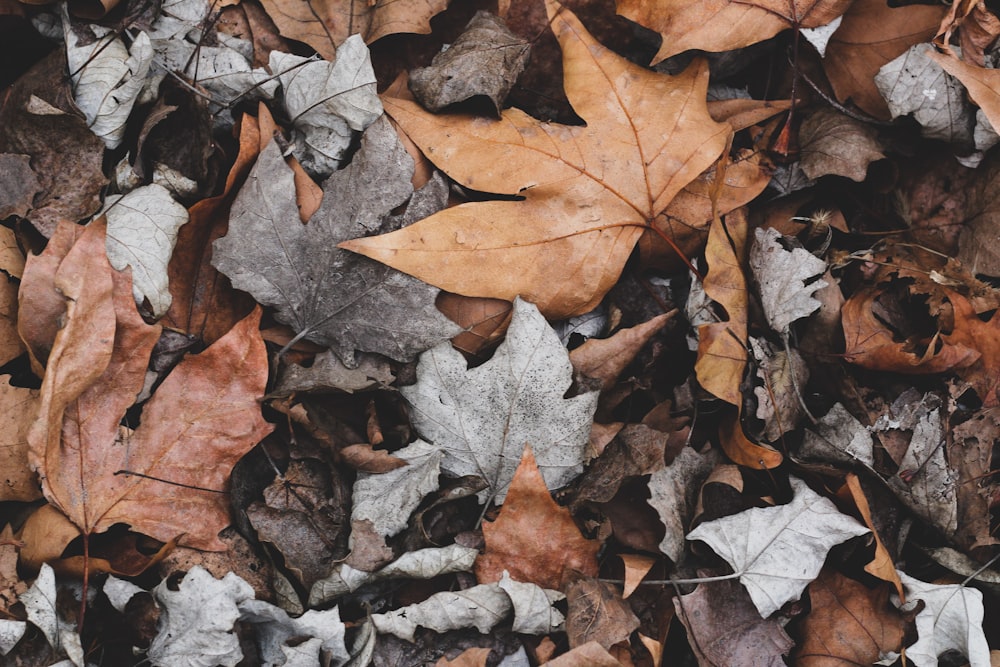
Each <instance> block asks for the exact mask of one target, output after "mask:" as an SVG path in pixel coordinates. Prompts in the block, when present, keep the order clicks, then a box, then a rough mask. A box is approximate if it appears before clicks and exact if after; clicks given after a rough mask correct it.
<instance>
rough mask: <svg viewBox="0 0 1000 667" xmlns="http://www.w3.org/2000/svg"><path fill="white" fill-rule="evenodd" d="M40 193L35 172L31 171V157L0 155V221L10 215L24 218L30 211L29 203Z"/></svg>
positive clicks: (9, 154) (10, 154) (13, 154)
mask: <svg viewBox="0 0 1000 667" xmlns="http://www.w3.org/2000/svg"><path fill="white" fill-rule="evenodd" d="M41 191H42V184H41V183H39V181H38V177H37V176H36V175H35V172H33V171H32V170H31V156H29V155H20V154H16V153H0V192H2V193H3V194H0V219H3V218H9V217H10V216H12V215H16V216H19V217H24V216H26V215H28V211H30V210H31V202H32V201H33V200H34V198H35V196H36V195H38V194H39V193H40V192H41Z"/></svg>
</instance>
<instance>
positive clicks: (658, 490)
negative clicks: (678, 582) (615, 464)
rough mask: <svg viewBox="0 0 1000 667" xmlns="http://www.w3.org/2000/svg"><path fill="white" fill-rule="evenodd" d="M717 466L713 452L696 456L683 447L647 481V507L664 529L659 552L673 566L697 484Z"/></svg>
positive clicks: (678, 557)
mask: <svg viewBox="0 0 1000 667" xmlns="http://www.w3.org/2000/svg"><path fill="white" fill-rule="evenodd" d="M718 462H719V455H718V454H717V453H716V451H715V450H714V449H712V450H709V451H708V452H707V453H705V454H700V453H698V452H696V451H695V450H694V449H691V448H690V447H685V448H684V449H682V450H681V452H680V454H678V455H677V456H675V457H674V460H673V461H672V462H671V463H670V465H669V466H666V467H664V468H660V469H659V470H656V471H654V472H653V474H652V476H651V477H650V478H649V505H650V507H652V508H653V509H655V510H656V513H657V514H659V516H660V521H662V522H663V525H664V526H665V527H666V529H667V531H666V533H665V534H664V536H663V539H662V540H661V541H660V551H662V552H663V553H665V554H666V555H667V556H668V557H669V558H670V560H672V561H674V562H675V563H678V562H680V560H681V555H682V554H683V553H684V534H685V533H686V532H687V529H688V526H689V525H691V520H692V519H693V518H694V508H695V503H696V502H697V500H698V491H699V490H700V489H701V483H702V482H703V481H705V478H706V477H708V473H710V472H711V471H712V468H714V467H715V464H716V463H718Z"/></svg>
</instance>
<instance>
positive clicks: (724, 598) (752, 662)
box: [674, 572, 795, 667]
mask: <svg viewBox="0 0 1000 667" xmlns="http://www.w3.org/2000/svg"><path fill="white" fill-rule="evenodd" d="M703 574H705V573H702V572H699V575H703ZM674 609H676V611H677V618H679V619H680V620H681V623H683V624H684V627H685V628H686V629H687V631H688V635H689V637H690V638H691V648H692V649H694V653H695V655H696V656H697V657H698V663H699V664H700V665H728V666H730V667H756V666H757V665H766V666H767V667H781V666H782V665H784V664H786V663H785V661H784V660H783V659H782V656H783V655H787V654H788V652H789V651H790V650H791V649H792V647H793V646H794V645H795V644H794V642H792V638H791V637H789V636H788V634H787V633H786V632H785V630H784V628H783V627H782V626H781V625H780V623H779V621H778V620H776V619H766V618H761V617H760V614H759V613H758V612H757V609H756V608H754V605H753V602H752V601H751V600H750V597H749V596H748V595H747V592H746V591H745V590H742V589H741V588H740V585H739V584H738V583H736V582H735V581H719V582H713V583H704V584H700V585H699V586H698V588H696V589H695V590H694V592H692V593H688V594H687V595H680V596H678V597H675V598H674Z"/></svg>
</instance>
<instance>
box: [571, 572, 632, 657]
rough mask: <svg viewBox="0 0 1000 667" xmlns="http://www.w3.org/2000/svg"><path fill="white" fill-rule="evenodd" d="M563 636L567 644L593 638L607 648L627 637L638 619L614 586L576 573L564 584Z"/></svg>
mask: <svg viewBox="0 0 1000 667" xmlns="http://www.w3.org/2000/svg"><path fill="white" fill-rule="evenodd" d="M565 590H566V603H567V606H568V610H567V612H566V636H567V638H568V639H569V645H570V648H577V647H579V646H583V645H584V644H587V643H588V642H592V641H594V642H597V643H598V644H600V645H601V646H603V647H604V648H605V649H610V648H611V647H612V646H614V645H615V644H617V643H619V642H624V641H628V638H629V637H630V636H631V635H632V632H633V631H634V630H635V629H636V628H638V627H639V619H638V618H637V617H636V615H635V614H634V613H633V612H632V609H631V608H630V607H629V605H628V603H627V602H625V600H623V599H622V596H621V594H620V593H619V592H618V591H617V589H615V587H614V586H612V585H611V584H609V583H608V582H606V581H601V580H599V579H595V578H593V577H586V576H579V575H578V577H577V578H576V579H575V580H573V581H571V582H570V583H569V584H567V585H566V589H565Z"/></svg>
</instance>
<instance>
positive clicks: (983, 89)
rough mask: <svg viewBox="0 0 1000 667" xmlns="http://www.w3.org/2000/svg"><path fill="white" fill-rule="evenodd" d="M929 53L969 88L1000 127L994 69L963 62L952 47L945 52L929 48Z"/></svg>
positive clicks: (977, 101)
mask: <svg viewBox="0 0 1000 667" xmlns="http://www.w3.org/2000/svg"><path fill="white" fill-rule="evenodd" d="M927 55H928V57H929V58H930V59H931V60H933V61H934V62H935V63H937V65H938V66H939V67H941V68H942V69H943V70H944V71H945V72H948V74H951V75H952V76H953V77H955V78H956V79H958V80H959V81H961V82H962V85H964V86H965V88H967V89H968V92H969V97H971V98H972V100H973V101H974V102H975V103H976V104H978V105H979V108H980V109H982V112H983V113H984V114H985V115H986V118H987V119H988V120H989V122H990V125H992V126H993V128H994V129H996V128H997V127H1000V95H998V94H997V92H996V91H997V90H998V88H997V77H998V75H997V74H996V73H994V71H993V70H989V69H986V68H984V67H976V66H975V65H971V64H969V63H967V62H963V61H961V60H959V59H958V58H957V57H955V54H954V52H952V51H951V50H950V49H949V50H948V51H946V52H945V53H938V52H936V51H934V50H933V49H929V50H928V51H927Z"/></svg>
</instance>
